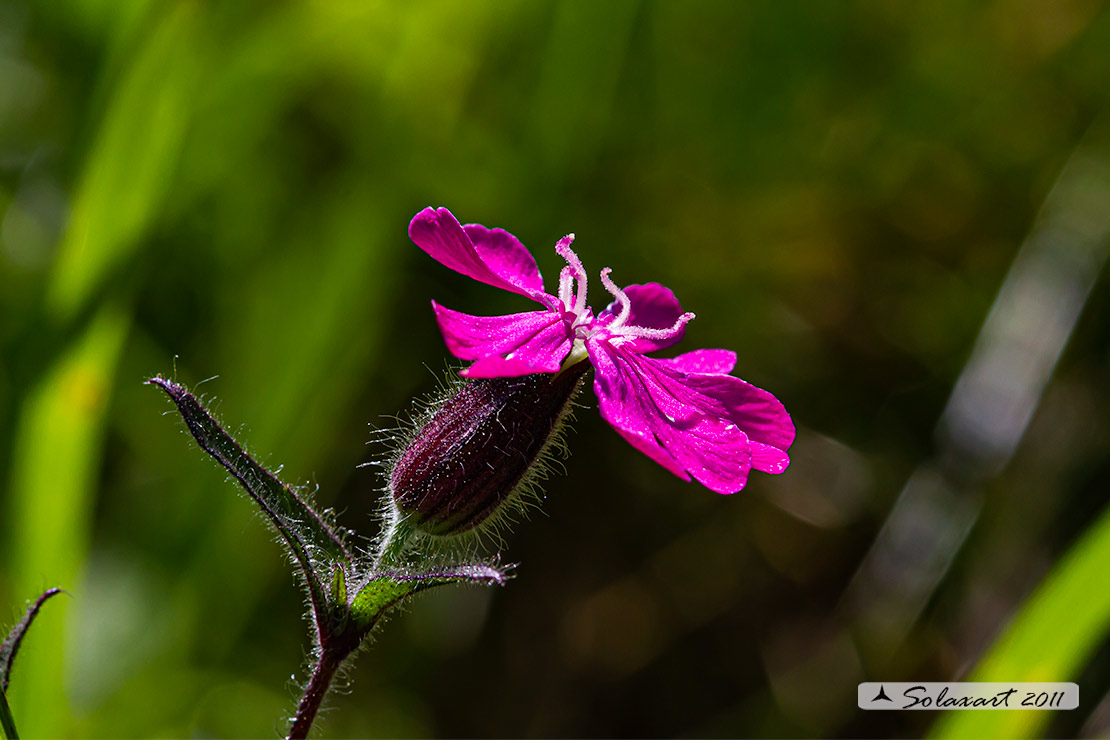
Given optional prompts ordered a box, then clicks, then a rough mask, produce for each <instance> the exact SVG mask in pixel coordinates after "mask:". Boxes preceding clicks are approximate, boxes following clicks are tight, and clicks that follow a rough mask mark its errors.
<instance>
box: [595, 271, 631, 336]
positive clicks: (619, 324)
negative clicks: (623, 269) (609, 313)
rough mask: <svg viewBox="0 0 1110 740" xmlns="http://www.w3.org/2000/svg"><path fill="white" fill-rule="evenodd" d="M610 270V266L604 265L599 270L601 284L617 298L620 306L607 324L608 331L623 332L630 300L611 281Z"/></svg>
mask: <svg viewBox="0 0 1110 740" xmlns="http://www.w3.org/2000/svg"><path fill="white" fill-rule="evenodd" d="M612 271H613V268H612V267H606V268H605V269H603V270H602V271H601V284H602V285H604V286H605V290H607V291H609V293H610V294H612V296H613V297H614V298H616V299H617V303H619V304H620V307H621V312H620V313H619V314H617V318H616V319H614V320H613V321H612V323H610V324H609V331H612V332H615V331H618V330H621V331H620V333H621V334H623V333H624V331H623V327H624V322H626V321H628V317H629V315H630V314H631V313H632V302H631V301H630V300H628V296H627V295H625V293H624V291H623V290H621V289H620V288H618V287H617V284H616V283H614V282H613V279H612V278H610V277H609V273H611V272H612Z"/></svg>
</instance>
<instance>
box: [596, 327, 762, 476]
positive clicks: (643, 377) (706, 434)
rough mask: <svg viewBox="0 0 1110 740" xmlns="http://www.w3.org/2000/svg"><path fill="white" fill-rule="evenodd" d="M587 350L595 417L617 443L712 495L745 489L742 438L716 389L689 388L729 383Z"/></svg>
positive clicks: (632, 355) (599, 347)
mask: <svg viewBox="0 0 1110 740" xmlns="http://www.w3.org/2000/svg"><path fill="white" fill-rule="evenodd" d="M586 348H587V350H588V351H589V354H590V361H591V362H592V363H593V365H594V368H595V370H596V377H595V380H594V391H595V392H596V393H597V397H598V400H599V402H600V411H601V415H602V417H603V418H604V419H605V420H606V421H607V422H609V424H611V425H612V426H613V427H614V428H615V429H616V430H617V431H618V432H620V434H621V436H623V437H624V438H625V439H627V440H628V441H629V442H632V443H633V445H635V447H636V448H637V449H638V450H640V451H641V452H644V453H645V454H647V455H648V456H650V457H651V458H652V459H653V460H655V461H656V462H658V463H660V464H661V465H663V466H664V467H666V468H667V469H668V470H670V471H671V472H672V473H675V474H676V475H678V476H679V477H680V478H683V479H685V480H689V479H690V477H693V478H694V479H695V480H697V481H698V482H699V483H701V484H702V485H704V486H705V487H706V488H709V489H710V490H712V491H716V492H717V493H735V492H736V491H739V490H740V489H741V488H743V487H744V485H745V484H746V483H747V480H748V472H749V471H750V470H751V467H752V464H753V456H752V449H751V445H750V444H749V441H748V435H747V434H745V432H744V430H743V429H741V428H740V426H738V425H737V423H736V422H735V421H733V419H732V418H730V414H729V407H728V404H726V403H725V402H724V401H722V400H721V399H719V398H716V397H715V394H716V393H717V392H718V390H719V389H717V388H716V387H714V386H711V385H710V386H708V387H705V388H699V387H696V386H695V385H693V384H691V383H690V382H689V381H690V380H691V379H695V378H714V379H716V378H729V377H730V376H717V375H713V376H707V375H689V374H686V373H683V372H681V371H679V370H676V369H674V368H672V367H670V366H668V365H667V364H665V363H662V362H660V361H658V360H653V359H651V358H649V357H644V356H642V355H640V354H638V353H637V352H635V351H632V350H631V349H630V348H629V345H628V344H624V345H621V346H617V345H615V344H613V343H611V342H608V341H606V340H605V339H604V338H592V339H590V340H588V341H587V343H586ZM732 380H736V381H738V382H741V383H742V382H743V381H740V380H739V379H738V378H732ZM761 462H762V459H761Z"/></svg>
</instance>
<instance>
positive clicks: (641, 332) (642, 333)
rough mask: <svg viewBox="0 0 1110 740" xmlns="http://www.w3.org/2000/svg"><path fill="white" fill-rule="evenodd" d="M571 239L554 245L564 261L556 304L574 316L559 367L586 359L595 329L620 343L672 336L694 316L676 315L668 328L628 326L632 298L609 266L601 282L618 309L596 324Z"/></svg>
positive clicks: (580, 262)
mask: <svg viewBox="0 0 1110 740" xmlns="http://www.w3.org/2000/svg"><path fill="white" fill-rule="evenodd" d="M573 242H574V234H567V235H566V236H564V237H563V238H562V239H560V240H559V242H558V243H557V244H556V245H555V251H556V252H557V253H558V254H559V256H560V257H562V258H563V259H565V260H566V261H567V264H566V267H564V268H563V269H562V270H561V271H560V272H559V303H560V305H561V306H562V309H563V311H564V312H565V313H569V314H571V315H572V316H573V317H574V318H573V319H569V321H570V330H571V332H572V333H573V335H574V343H573V344H572V345H571V349H570V353H569V354H568V355H567V357H566V359H565V360H563V369H564V370H565V369H566V368H568V367H570V366H572V365H575V364H577V363H579V362H581V361H582V360H584V359H586V340H587V339H589V338H590V337H591V336H594V335H596V334H598V333H599V332H605V335H606V336H607V338H608V340H609V341H611V342H614V343H615V344H624V343H626V342H630V341H633V340H635V339H656V340H666V339H674V338H675V337H677V336H678V335H679V334H680V333H681V332H682V329H683V327H685V326H686V324H687V323H688V322H689V321H690V320H691V319H693V318H694V314H692V313H684V314H682V315H681V316H679V317H678V318H677V319H676V320H675V322H674V324H672V325H671V326H669V327H650V326H636V325H634V324H633V325H631V326H629V324H628V320H629V319H630V318H632V301H631V299H629V297H628V294H627V293H625V292H624V291H623V290H621V289H620V288H618V287H617V284H616V283H614V282H613V279H612V278H610V277H609V274H610V273H611V272H612V271H613V268H611V267H606V268H605V269H603V270H602V271H601V284H602V285H604V286H605V289H606V290H607V291H609V293H610V294H611V295H612V296H613V298H614V299H615V302H616V304H617V306H618V307H619V310H618V312H617V315H616V317H615V318H612V319H611V320H609V321H608V322H606V323H599V322H598V321H597V319H596V318H595V317H594V315H593V311H591V310H590V308H589V306H587V305H586V289H587V279H586V268H585V267H583V266H582V260H580V259H579V258H578V255H577V254H575V253H574V250H573V249H571V248H570V245H571V243H573Z"/></svg>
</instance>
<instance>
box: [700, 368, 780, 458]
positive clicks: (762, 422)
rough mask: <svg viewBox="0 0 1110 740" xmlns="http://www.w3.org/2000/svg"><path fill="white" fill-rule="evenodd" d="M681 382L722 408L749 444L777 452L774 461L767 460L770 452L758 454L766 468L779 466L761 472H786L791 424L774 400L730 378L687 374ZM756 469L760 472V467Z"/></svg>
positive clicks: (770, 396) (737, 379)
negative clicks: (778, 453)
mask: <svg viewBox="0 0 1110 740" xmlns="http://www.w3.org/2000/svg"><path fill="white" fill-rule="evenodd" d="M684 382H685V383H686V385H687V386H688V387H689V388H691V389H693V390H694V391H696V392H698V393H702V394H704V395H706V396H707V397H710V398H713V399H714V401H715V402H717V403H719V404H721V405H723V407H724V409H725V412H724V413H725V414H727V415H728V418H729V419H731V420H732V421H733V422H734V423H735V424H736V425H737V426H739V427H740V428H741V429H743V430H744V433H745V434H747V435H748V438H749V439H751V440H752V442H754V443H759V444H762V445H766V446H768V447H771V448H775V449H777V450H779V452H780V453H781V456H780V457H776V460H777V462H771V461H770V459H769V456H771V455H772V454H773V453H771V452H770V451H763V452H762V453H761V460H763V459H767V464H768V465H769V466H771V467H778V466H781V469H779V470H765V471H764V472H768V473H781V472H782V471H783V470H785V469H786V465H787V464H789V458H788V457H786V450H788V449H789V448H790V445H791V444H792V443H793V442H794V422H793V421H791V419H790V414H788V413H787V412H786V409H785V408H783V405H782V403H781V402H780V401H779V400H778V399H777V398H775V397H774V396H773V395H772V394H770V393H769V392H767V391H765V390H763V389H762V388H757V387H756V386H754V385H752V384H751V383H748V382H747V381H744V380H741V379H740V378H735V377H733V376H731V375H689V376H687V377H686V378H685V381H684ZM753 454H754V453H753ZM753 464H754V462H753ZM758 469H759V470H763V468H762V467H760V468H758Z"/></svg>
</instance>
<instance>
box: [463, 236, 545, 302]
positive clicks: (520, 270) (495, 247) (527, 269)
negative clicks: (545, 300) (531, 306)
mask: <svg viewBox="0 0 1110 740" xmlns="http://www.w3.org/2000/svg"><path fill="white" fill-rule="evenodd" d="M462 228H463V231H464V232H465V233H466V235H467V236H468V237H470V241H471V242H472V243H473V244H474V248H475V249H476V250H477V251H478V256H479V257H481V259H482V261H483V262H484V263H485V264H486V267H488V268H489V269H490V270H492V271H493V273H494V274H495V275H497V276H498V277H501V278H503V279H504V280H506V281H508V282H509V283H511V284H513V285H516V286H518V287H520V288H523V289H524V290H526V291H528V294H529V295H530V294H532V293H543V292H544V291H543V278H542V277H541V276H540V268H539V267H537V266H536V258H535V257H533V256H532V253H531V252H529V251H528V249H527V247H525V246H524V245H523V244H521V243H520V240H519V239H517V238H516V237H515V236H513V235H512V234H510V233H509V232H507V231H505V230H504V229H487V228H486V227H485V226H482V225H481V224H467V225H465V226H463V227H462Z"/></svg>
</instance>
